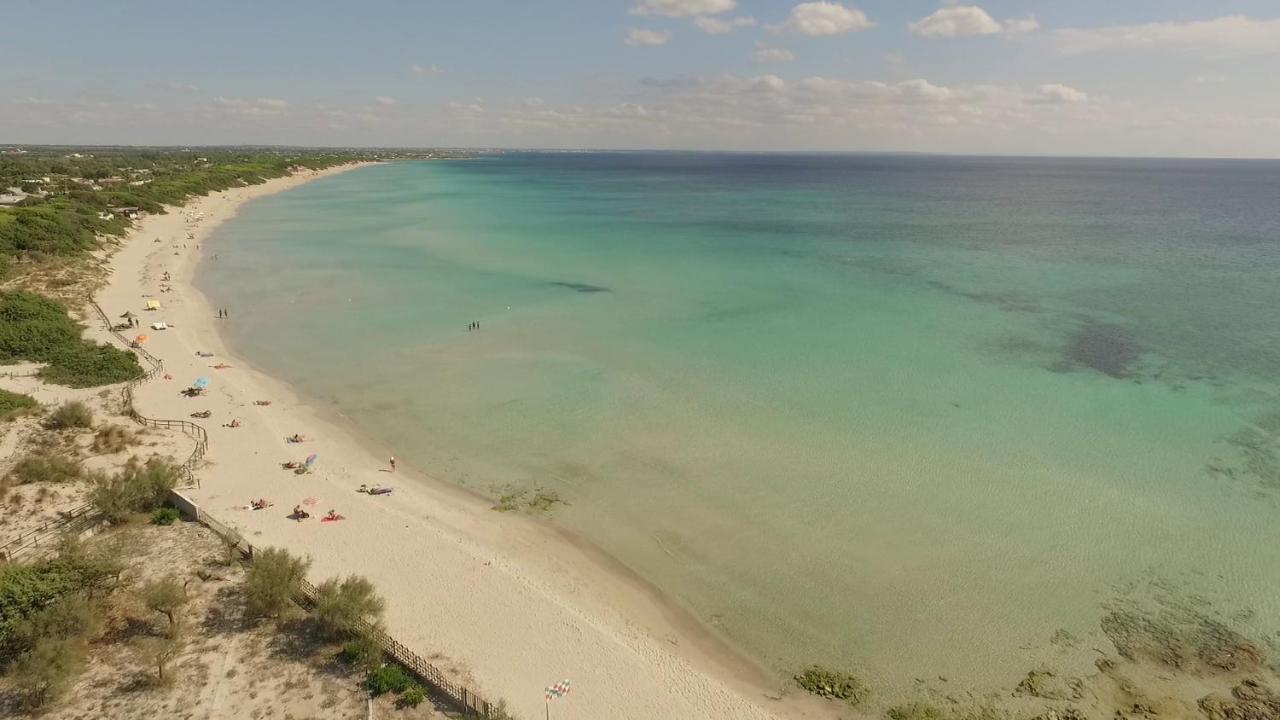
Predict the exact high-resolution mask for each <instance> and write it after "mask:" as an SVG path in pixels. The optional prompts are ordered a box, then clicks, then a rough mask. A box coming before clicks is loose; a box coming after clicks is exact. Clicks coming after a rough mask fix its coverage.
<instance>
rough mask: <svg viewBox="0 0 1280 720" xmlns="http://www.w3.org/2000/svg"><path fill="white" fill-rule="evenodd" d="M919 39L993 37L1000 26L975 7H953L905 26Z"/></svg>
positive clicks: (985, 12)
mask: <svg viewBox="0 0 1280 720" xmlns="http://www.w3.org/2000/svg"><path fill="white" fill-rule="evenodd" d="M907 29H909V30H910V31H911V32H912V33H913V34H915V35H919V36H921V37H968V36H970V35H994V34H996V33H998V32H1000V30H1001V29H1002V28H1001V25H1000V23H998V22H996V21H995V18H993V17H991V16H990V15H988V14H987V11H986V10H983V9H982V8H980V7H978V6H977V5H953V6H950V7H944V8H942V9H940V10H938V11H937V12H935V13H933V14H932V15H929V16H928V17H925V18H923V19H921V20H917V21H916V22H913V23H911V24H910V25H908V26H907Z"/></svg>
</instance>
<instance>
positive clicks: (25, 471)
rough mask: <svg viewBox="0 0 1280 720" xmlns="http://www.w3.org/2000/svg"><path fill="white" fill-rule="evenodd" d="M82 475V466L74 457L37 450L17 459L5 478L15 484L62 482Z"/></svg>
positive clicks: (76, 478) (77, 478)
mask: <svg viewBox="0 0 1280 720" xmlns="http://www.w3.org/2000/svg"><path fill="white" fill-rule="evenodd" d="M83 475H84V468H82V467H81V466H80V461H78V460H76V459H75V458H69V457H64V456H61V455H53V454H51V453H49V452H38V453H32V454H30V455H27V456H26V457H24V458H22V459H21V460H19V461H18V463H17V464H16V465H14V466H13V469H12V470H10V471H9V476H8V477H7V478H6V479H7V480H8V481H9V482H11V483H13V484H16V485H25V484H27V483H37V482H41V483H64V482H71V481H73V480H79V479H80V478H81V477H82V476H83Z"/></svg>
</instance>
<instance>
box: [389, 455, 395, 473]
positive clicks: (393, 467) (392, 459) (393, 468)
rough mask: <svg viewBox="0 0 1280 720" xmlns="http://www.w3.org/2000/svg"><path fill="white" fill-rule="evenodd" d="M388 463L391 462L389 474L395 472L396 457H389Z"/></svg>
mask: <svg viewBox="0 0 1280 720" xmlns="http://www.w3.org/2000/svg"><path fill="white" fill-rule="evenodd" d="M390 462H391V472H395V471H396V456H395V455H392V456H391V461H390Z"/></svg>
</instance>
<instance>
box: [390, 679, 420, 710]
mask: <svg viewBox="0 0 1280 720" xmlns="http://www.w3.org/2000/svg"><path fill="white" fill-rule="evenodd" d="M426 699H427V691H426V690H423V689H422V686H421V685H418V684H417V683H414V684H413V685H410V686H409V688H408V689H407V690H405V691H404V692H403V693H401V694H400V699H399V700H396V707H399V708H407V707H418V706H419V705H421V704H422V701H423V700H426Z"/></svg>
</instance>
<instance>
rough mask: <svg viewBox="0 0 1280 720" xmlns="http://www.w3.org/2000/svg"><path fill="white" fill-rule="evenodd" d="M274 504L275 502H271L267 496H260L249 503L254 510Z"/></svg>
mask: <svg viewBox="0 0 1280 720" xmlns="http://www.w3.org/2000/svg"><path fill="white" fill-rule="evenodd" d="M274 504H275V503H273V502H271V501H270V500H268V499H266V498H258V499H257V500H254V501H253V502H251V503H249V505H250V506H252V507H253V509H254V510H262V509H264V508H269V507H271V506H272V505H274Z"/></svg>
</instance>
